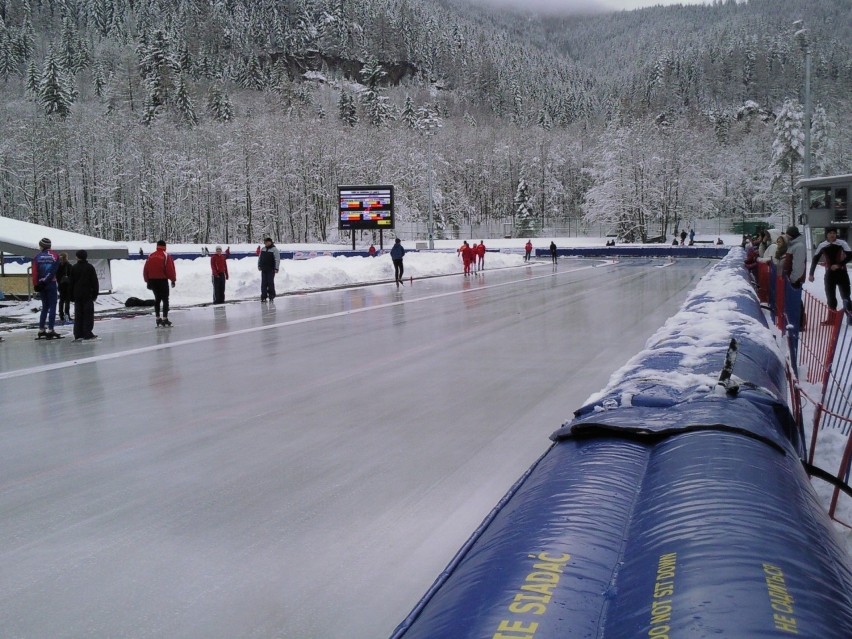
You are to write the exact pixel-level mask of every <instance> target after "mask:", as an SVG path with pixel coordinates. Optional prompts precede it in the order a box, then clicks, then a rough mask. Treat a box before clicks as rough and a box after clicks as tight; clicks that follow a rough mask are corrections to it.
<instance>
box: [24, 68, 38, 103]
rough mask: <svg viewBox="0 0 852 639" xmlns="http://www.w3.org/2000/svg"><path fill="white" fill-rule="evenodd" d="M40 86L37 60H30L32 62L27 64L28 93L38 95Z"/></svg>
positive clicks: (33, 95)
mask: <svg viewBox="0 0 852 639" xmlns="http://www.w3.org/2000/svg"><path fill="white" fill-rule="evenodd" d="M38 86H39V73H38V68H37V67H36V63H35V60H30V63H29V64H28V65H27V77H26V87H27V93H28V94H29V95H31V96H32V97H37V96H38Z"/></svg>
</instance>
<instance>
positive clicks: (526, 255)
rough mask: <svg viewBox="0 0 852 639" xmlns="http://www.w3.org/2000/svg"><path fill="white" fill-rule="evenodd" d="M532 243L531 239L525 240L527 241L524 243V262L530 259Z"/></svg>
mask: <svg viewBox="0 0 852 639" xmlns="http://www.w3.org/2000/svg"><path fill="white" fill-rule="evenodd" d="M532 250H533V245H532V240H527V243H526V244H524V251H525V253H524V262H529V261H530V255H532Z"/></svg>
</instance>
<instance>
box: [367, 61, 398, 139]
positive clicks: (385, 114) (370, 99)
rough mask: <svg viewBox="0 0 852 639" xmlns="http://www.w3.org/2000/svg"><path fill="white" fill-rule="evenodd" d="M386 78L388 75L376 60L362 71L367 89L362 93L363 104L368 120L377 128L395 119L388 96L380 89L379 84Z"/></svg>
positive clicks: (370, 62) (368, 63)
mask: <svg viewBox="0 0 852 639" xmlns="http://www.w3.org/2000/svg"><path fill="white" fill-rule="evenodd" d="M385 76H387V73H386V72H385V70H384V69H383V68H382V65H381V64H379V63H378V61H376V60H371V61H369V62H367V63H366V64H365V65H364V67H363V68H362V69H361V78H362V80H363V82H364V84H365V85H366V87H367V88H366V89H365V90H364V92H363V93H361V102H362V103H363V104H364V110H365V111H366V112H367V119H368V120H369V121H370V124H372V125H373V126H374V127H376V128H379V127H381V126H383V125H384V124H385V123H386V122H387V121H388V120H392V119H393V108H392V106H391V104H390V102H389V101H388V98H387V96H384V95H382V93H381V89H380V87H379V83H380V82H381V81H382V80H383V79H384V78H385Z"/></svg>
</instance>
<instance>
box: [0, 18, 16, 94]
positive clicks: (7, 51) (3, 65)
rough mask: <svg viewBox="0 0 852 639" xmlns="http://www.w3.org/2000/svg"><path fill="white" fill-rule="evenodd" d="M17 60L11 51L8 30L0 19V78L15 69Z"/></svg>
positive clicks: (12, 72) (4, 77) (6, 76)
mask: <svg viewBox="0 0 852 639" xmlns="http://www.w3.org/2000/svg"><path fill="white" fill-rule="evenodd" d="M17 66H18V65H17V61H16V60H15V55H14V53H13V52H12V43H11V41H10V37H9V32H8V30H7V29H6V27H5V26H4V25H3V21H2V20H0V78H3V79H4V80H5V79H6V78H8V77H9V76H10V75H12V74H14V73H15V72H16V71H17Z"/></svg>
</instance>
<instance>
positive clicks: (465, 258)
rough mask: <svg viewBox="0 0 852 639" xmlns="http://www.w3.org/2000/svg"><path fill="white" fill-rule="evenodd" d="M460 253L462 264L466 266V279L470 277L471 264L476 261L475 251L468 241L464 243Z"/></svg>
mask: <svg viewBox="0 0 852 639" xmlns="http://www.w3.org/2000/svg"><path fill="white" fill-rule="evenodd" d="M459 253H461V258H462V263H463V264H464V274H465V277H467V276H468V275H470V264H471V262H473V260H474V259H476V258H475V257H474V252H473V249H472V248H470V244H468V243H467V240H465V241H464V244H462V245H461V248H460V249H459Z"/></svg>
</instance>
